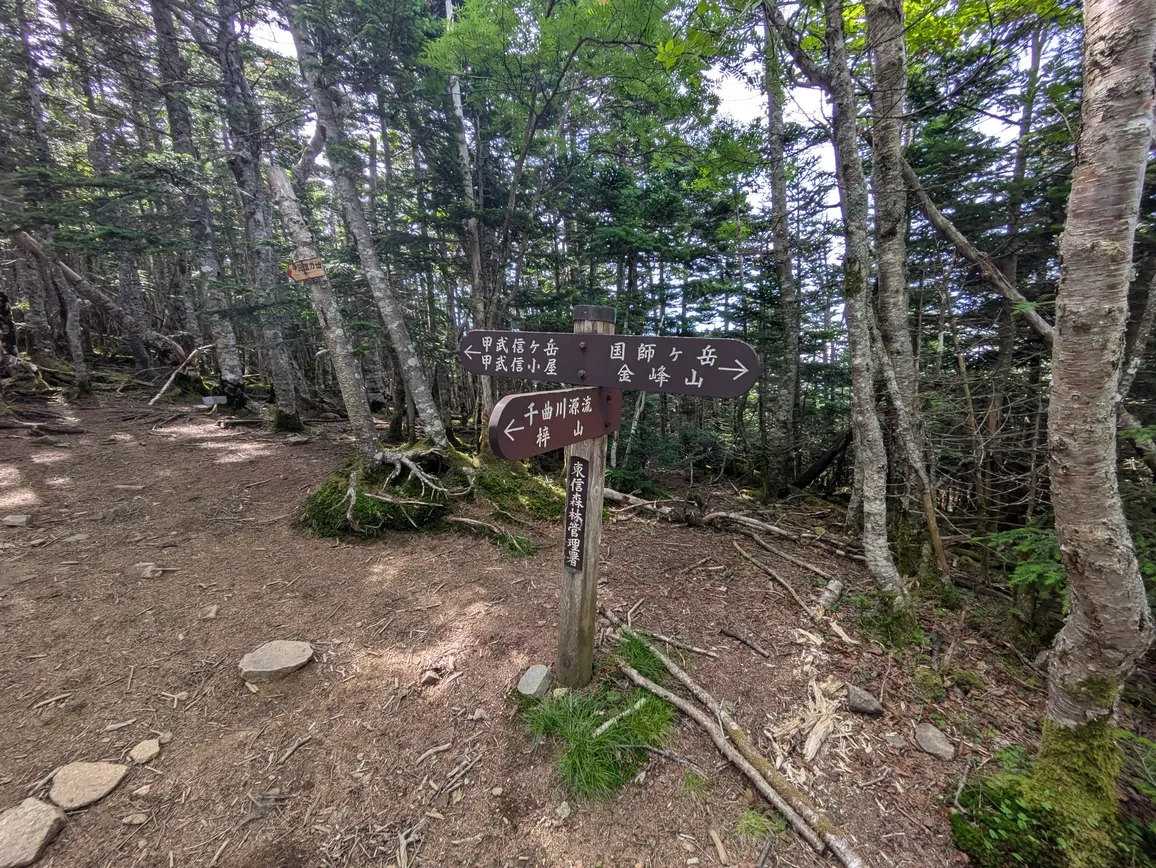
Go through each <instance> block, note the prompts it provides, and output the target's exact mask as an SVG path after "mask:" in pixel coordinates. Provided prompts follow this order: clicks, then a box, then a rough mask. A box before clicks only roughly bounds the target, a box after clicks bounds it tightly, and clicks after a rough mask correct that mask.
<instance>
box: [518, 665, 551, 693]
mask: <svg viewBox="0 0 1156 868" xmlns="http://www.w3.org/2000/svg"><path fill="white" fill-rule="evenodd" d="M553 682H554V676H553V675H551V674H550V667H549V666H543V665H542V664H541V663H536V664H534V665H533V666H531V667H530V668H529V669H527V670H526V671H525V672H523V673H522V677H521V678H520V679H518V692H519V693H520V694H522V695H523V696H526V697H529V698H531V699H541V698H542V697H543V696H545V695H546V692H547V691H548V690H549V689H550V685H551V684H552V683H553Z"/></svg>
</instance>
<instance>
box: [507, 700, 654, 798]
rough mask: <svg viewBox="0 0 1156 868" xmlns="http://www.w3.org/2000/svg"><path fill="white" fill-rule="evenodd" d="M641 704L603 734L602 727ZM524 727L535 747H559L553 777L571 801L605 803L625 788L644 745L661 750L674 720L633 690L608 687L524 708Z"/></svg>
mask: <svg viewBox="0 0 1156 868" xmlns="http://www.w3.org/2000/svg"><path fill="white" fill-rule="evenodd" d="M640 699H643V700H645V701H644V702H643V704H642V707H641V708H639V709H638V710H637V711H633V712H631V713H630V714H627V715H626V716H624V717H623V718H622V719H621V720H619V721H618V722H616V723H615V724H614V725H613V726H611V727H610V729H608V730H607V731H606V732H604V733H603V734H601V735H599V736H597V737H595V735H594V733H595V731H596V730H597V729H598V727H600V726H601V725H602V724H603V723H605V722H606V721H607V720H610V719H612V718H613V717H614V716H615V715H617V714H619V713H621V712H623V711H625V710H626V709H628V708H630V707H631V706H632V705H634V704H635V703H636V702H638V701H639V700H640ZM525 715H526V725H527V726H528V727H529V729H530V732H531V733H533V734H534V736H535V742H536V743H537V742H538V741H541V740H544V739H547V738H555V739H557V740H559V741H560V742H561V743H562V745H563V750H562V755H561V756H560V757H559V759H558V773H559V775H560V776H561V778H562V781H563V783H564V784H565V785H566V787H567V789H569V790H570V791H571V792H573V793H574V794H576V795H580V796H585V797H587V798H594V799H606V798H609V797H610V796H612V795H613V794H614V793H615V791H617V790H619V789H621V788H622V787H623V786H625V785H626V784H627V783H628V782H629V781H630V780H631V778H633V777H634V773H635V771H636V769H637V768H638V765H639V763H641V762H642V760H643V759H645V757H646V750H645V748H644V746H645V745H651V746H654V747H657V746H658V745H660V744H662V742H663V741H664V740H665V738H666V736H667V734H668V733H669V730H670V725H671V722H672V721H673V719H674V709H673V708H671V706H669V705H668V704H666V703H665V702H662V701H661V700H659V699H656V698H655V697H654V696H651V695H650V694H648V693H646V692H644V691H641V690H633V691H630V692H627V693H622V692H620V691H619V690H617V689H615V688H614V687H613V686H611V685H602V686H599V687H595V688H592V689H588V690H570V691H566V692H565V693H561V694H560V695H557V696H554V695H550V696H547V697H546V698H544V699H541V700H535V701H532V702H530V703H528V704H527V706H526V708H525Z"/></svg>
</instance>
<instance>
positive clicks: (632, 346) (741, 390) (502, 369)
mask: <svg viewBox="0 0 1156 868" xmlns="http://www.w3.org/2000/svg"><path fill="white" fill-rule="evenodd" d="M458 356H459V357H460V358H461V362H462V367H463V368H465V370H467V371H469V372H470V373H471V374H483V375H487V376H491V377H509V378H517V379H524V380H538V381H541V382H547V383H573V384H575V385H581V386H603V387H607V388H613V389H641V390H642V391H645V392H667V393H672V394H679V395H705V396H708V397H711V398H737V397H739V396H740V395H743V394H746V392H747V390H749V389H750V388H751V386H753V385H754V384H755V381H756V380H758V378H759V373H760V367H759V357H758V355H757V354H756V353H755V351H754V350H753V349H752V348H751V347H750V346H748V345H747V344H745V343H743V342H742V341H737V340H733V339H730V338H722V339H718V338H673V337H656V336H650V335H598V334H571V333H569V332H557V333H556V332H496V331H472V332H469V333H468V334H467V335H466V336H465V337H463V338H462V341H461V344H460V345H459V347H458ZM495 415H496V414H495Z"/></svg>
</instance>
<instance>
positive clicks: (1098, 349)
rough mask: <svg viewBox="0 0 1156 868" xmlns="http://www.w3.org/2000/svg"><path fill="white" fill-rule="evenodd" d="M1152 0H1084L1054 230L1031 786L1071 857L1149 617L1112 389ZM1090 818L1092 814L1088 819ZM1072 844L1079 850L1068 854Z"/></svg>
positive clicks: (1113, 770)
mask: <svg viewBox="0 0 1156 868" xmlns="http://www.w3.org/2000/svg"><path fill="white" fill-rule="evenodd" d="M1154 50H1156V0H1087V2H1085V4H1084V63H1083V72H1084V77H1083V106H1082V109H1081V126H1080V135H1079V141H1078V143H1077V148H1076V165H1075V171H1074V174H1073V177H1072V191H1071V195H1070V197H1069V199H1068V212H1067V220H1066V222H1065V225H1064V234H1063V237H1062V238H1061V241H1060V257H1061V266H1060V288H1059V293H1058V295H1057V304H1056V329H1055V343H1054V347H1053V351H1052V383H1051V397H1050V404H1049V411H1048V440H1049V444H1050V466H1051V487H1052V504H1053V507H1054V508H1055V514H1056V533H1057V535H1058V537H1059V540H1060V551H1061V553H1062V555H1063V560H1064V566H1065V567H1066V568H1067V573H1068V590H1069V594H1070V599H1071V604H1070V610H1069V614H1068V618H1067V621H1066V623H1065V624H1064V628H1063V629H1062V630H1061V631H1060V634H1059V635H1058V636H1057V637H1056V642H1055V646H1054V649H1053V652H1052V654H1051V657H1050V664H1049V668H1048V701H1047V710H1046V715H1047V716H1046V720H1045V725H1044V735H1043V739H1042V741H1041V743H1040V753H1039V759H1038V761H1037V763H1036V768H1035V772H1034V776H1035V780H1036V783H1037V785H1038V786H1041V787H1043V788H1055V791H1057V792H1059V791H1064V792H1066V793H1067V794H1068V795H1067V796H1066V797H1065V801H1068V799H1072V801H1070V802H1069V804H1071V805H1072V806H1073V807H1072V808H1071V812H1072V813H1073V815H1074V816H1073V819H1077V820H1078V822H1076V823H1073V828H1074V830H1075V831H1076V835H1075V839H1076V840H1074V841H1071V842H1070V853H1071V856H1072V857H1073V858H1072V861H1073V863H1077V864H1100V863H1101V861H1103V862H1106V861H1107V854H1108V853H1109V848H1110V846H1111V841H1110V838H1109V834H1110V831H1111V826H1112V824H1113V820H1114V818H1115V815H1116V801H1117V795H1116V775H1117V773H1118V772H1119V768H1120V760H1119V756H1118V754H1117V752H1116V750H1115V749H1114V740H1115V733H1114V728H1113V716H1114V712H1115V709H1116V704H1117V702H1118V700H1119V695H1120V687H1121V685H1122V684H1123V681H1124V679H1125V678H1126V677H1127V676H1128V675H1129V673H1131V672H1132V670H1133V668H1134V667H1135V665H1136V662H1137V660H1139V659H1140V657H1141V656H1142V655H1143V654H1144V652H1145V651H1146V650H1147V649H1148V647H1149V646H1150V644H1151V642H1152V638H1153V626H1152V620H1151V615H1150V612H1149V609H1148V602H1147V600H1146V598H1145V594H1144V583H1143V581H1142V580H1141V577H1140V571H1139V568H1138V566H1137V562H1136V555H1135V551H1134V549H1133V545H1132V538H1131V536H1130V534H1129V532H1128V527H1127V525H1126V523H1125V521H1124V512H1123V506H1122V504H1121V501H1120V492H1119V488H1118V483H1117V478H1116V426H1115V410H1116V393H1117V386H1118V383H1119V379H1120V367H1121V361H1122V356H1123V349H1124V346H1123V342H1124V326H1125V322H1126V319H1127V314H1128V283H1129V276H1130V271H1131V267H1132V244H1133V240H1134V238H1135V233H1136V224H1137V219H1138V214H1139V205H1140V194H1141V190H1142V187H1143V180H1144V171H1145V166H1146V162H1147V157H1148V151H1149V147H1150V145H1151V141H1152V111H1153V76H1152V56H1153V51H1154ZM1093 819H1094V820H1095V821H1097V824H1096V825H1093ZM1081 856H1083V857H1085V858H1087V859H1088V861H1085V862H1083V863H1079V862H1078V859H1079V858H1080V857H1081Z"/></svg>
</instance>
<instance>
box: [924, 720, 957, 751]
mask: <svg viewBox="0 0 1156 868" xmlns="http://www.w3.org/2000/svg"><path fill="white" fill-rule="evenodd" d="M915 741H916V742H918V744H919V746H920V747H921V748H922V749H923V751H924V752H925V753H929V754H931V755H932V756H934V757H939V758H940V759H941V760H951V759H955V745H953V744H952V743H951V741H950V740H949V739H948V738H947V736H946V735H944V734H943V732H942V731H941V730H940V729H939V727H937V726H935V725H934V724H931V723H921V724H919V725H918V726H917V727H915Z"/></svg>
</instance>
